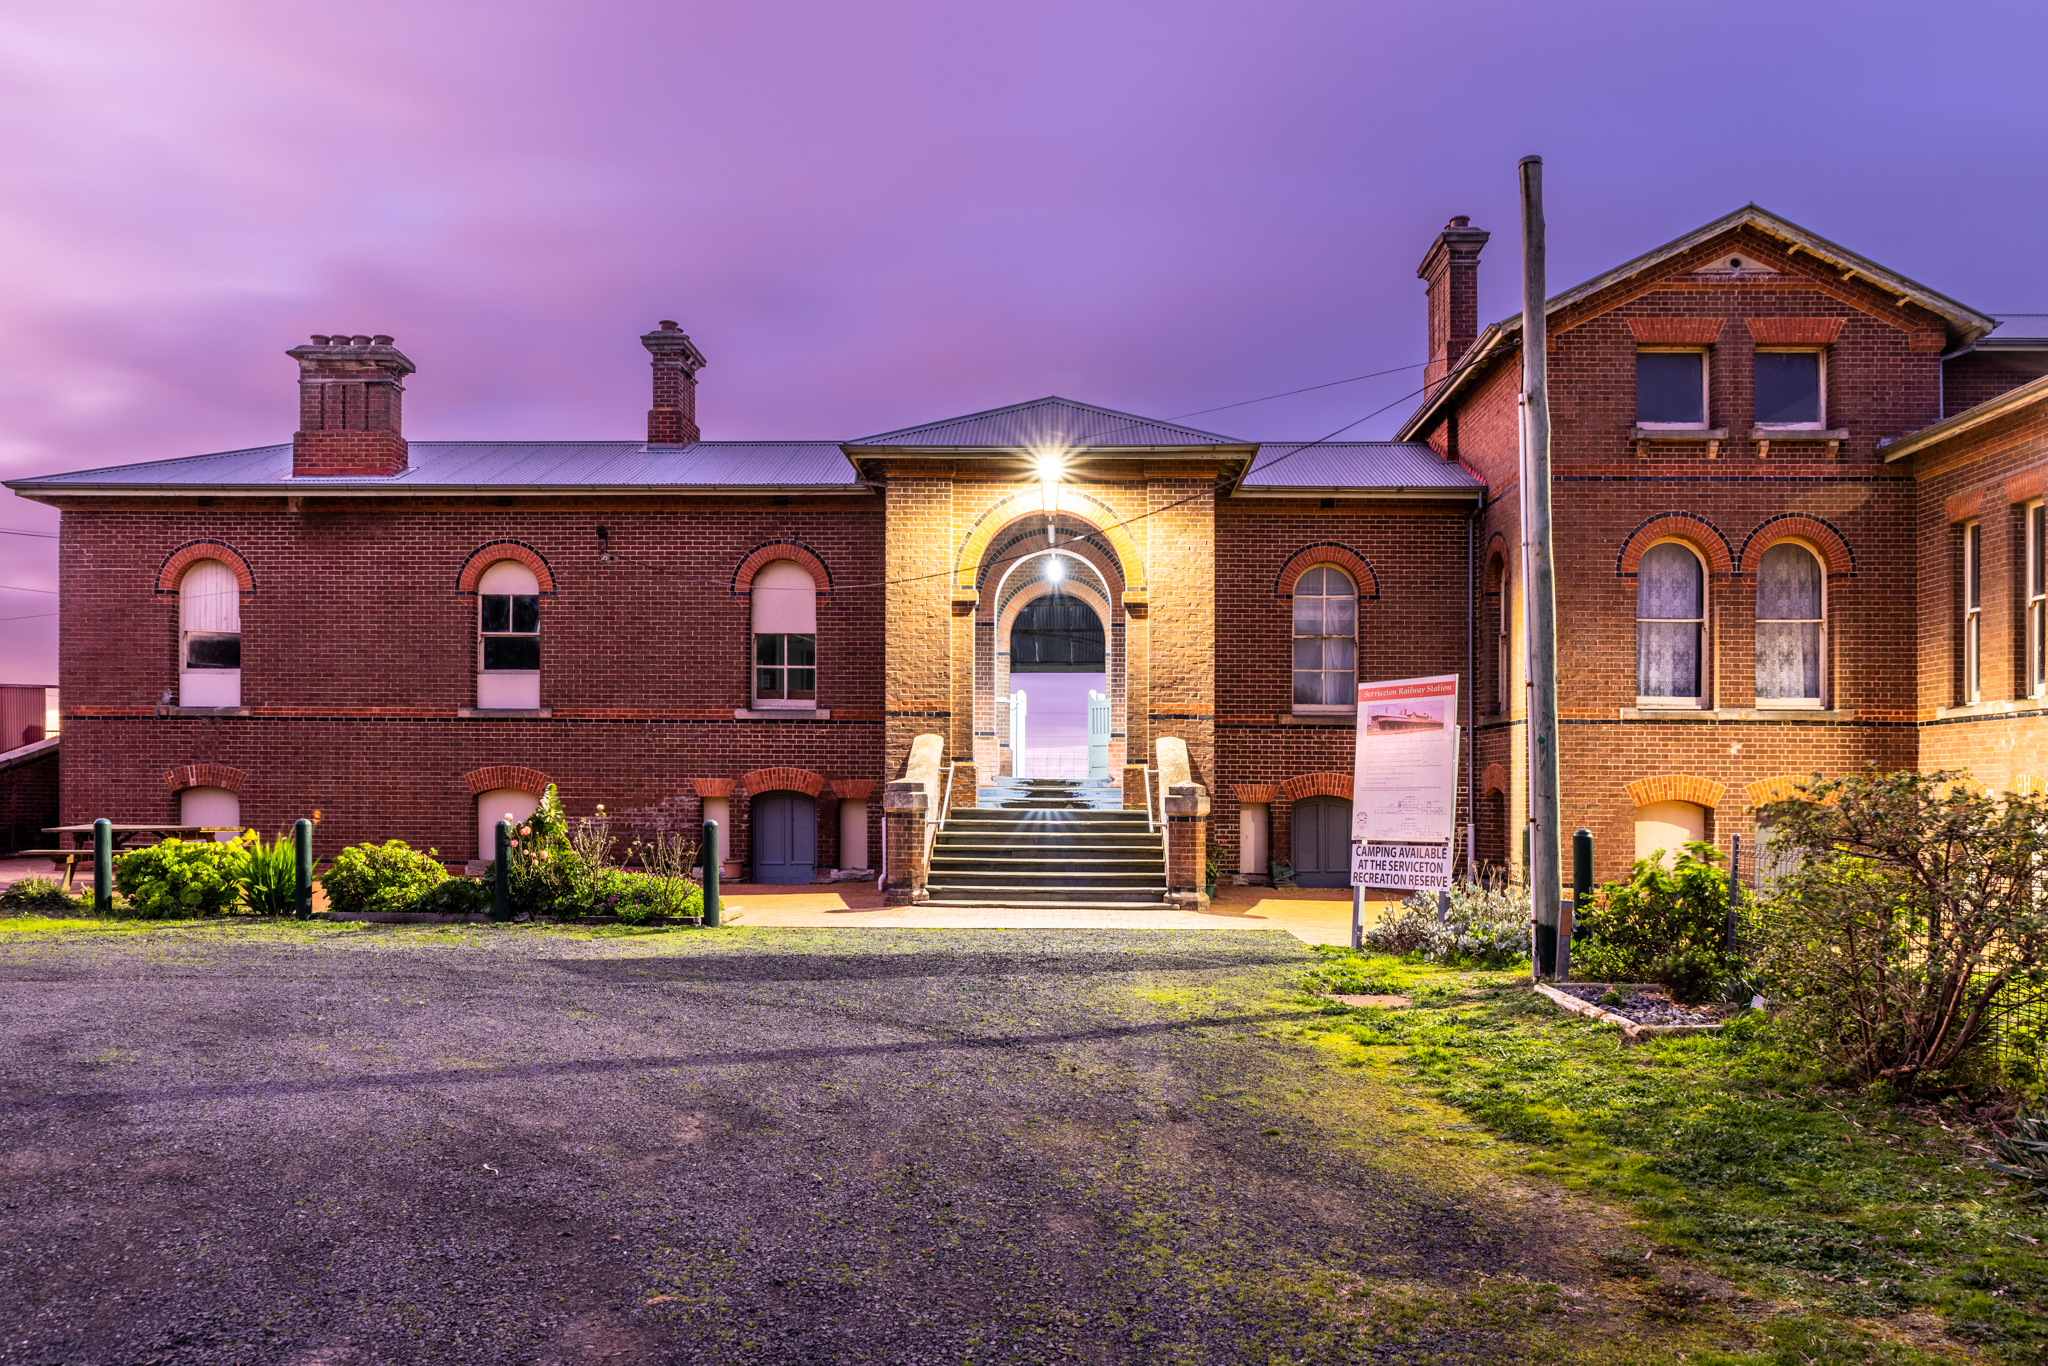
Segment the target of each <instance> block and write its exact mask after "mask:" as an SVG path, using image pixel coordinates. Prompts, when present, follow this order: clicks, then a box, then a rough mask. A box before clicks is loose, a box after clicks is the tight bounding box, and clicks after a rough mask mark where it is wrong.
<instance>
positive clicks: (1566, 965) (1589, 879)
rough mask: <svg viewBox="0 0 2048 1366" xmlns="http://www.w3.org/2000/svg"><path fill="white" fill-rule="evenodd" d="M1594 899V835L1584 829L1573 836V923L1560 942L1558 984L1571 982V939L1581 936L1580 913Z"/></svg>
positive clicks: (1560, 936)
mask: <svg viewBox="0 0 2048 1366" xmlns="http://www.w3.org/2000/svg"><path fill="white" fill-rule="evenodd" d="M1592 899H1593V832H1592V831H1590V830H1587V829H1585V828H1584V827H1581V828H1579V829H1577V830H1574V831H1573V832H1572V923H1571V927H1570V929H1569V930H1567V931H1566V932H1565V933H1563V934H1561V935H1559V936H1558V939H1557V980H1558V981H1560V982H1563V981H1568V980H1570V978H1571V971H1572V937H1573V936H1574V935H1576V934H1577V933H1578V932H1579V912H1580V911H1581V910H1583V909H1584V908H1585V906H1586V904H1587V903H1588V902H1590V901H1591V900H1592Z"/></svg>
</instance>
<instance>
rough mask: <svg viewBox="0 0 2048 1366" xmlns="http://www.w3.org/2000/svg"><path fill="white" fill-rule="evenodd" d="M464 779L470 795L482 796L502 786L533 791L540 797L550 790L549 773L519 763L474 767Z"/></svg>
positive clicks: (515, 790)
mask: <svg viewBox="0 0 2048 1366" xmlns="http://www.w3.org/2000/svg"><path fill="white" fill-rule="evenodd" d="M462 781H463V782H465V783H467V784H468V785H469V795H470V796H472V797H481V796H482V795H483V794H484V793H486V792H496V791H498V790H499V789H500V788H507V787H509V788H511V789H512V790H513V791H514V792H531V793H532V794H533V795H534V796H536V797H538V796H540V795H542V794H543V793H545V792H546V791H547V790H548V781H549V779H548V775H547V774H545V773H543V772H541V771H540V770H539V769H537V768H521V767H520V766H519V765H517V764H492V765H491V766H490V767H488V768H473V769H471V770H470V771H469V772H467V773H465V774H463V775H462Z"/></svg>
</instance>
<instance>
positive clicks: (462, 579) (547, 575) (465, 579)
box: [455, 541, 555, 593]
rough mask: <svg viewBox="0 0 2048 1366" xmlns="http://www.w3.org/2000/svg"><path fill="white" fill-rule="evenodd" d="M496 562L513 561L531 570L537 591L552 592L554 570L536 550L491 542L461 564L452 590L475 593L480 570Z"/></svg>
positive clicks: (480, 574)
mask: <svg viewBox="0 0 2048 1366" xmlns="http://www.w3.org/2000/svg"><path fill="white" fill-rule="evenodd" d="M500 560H517V561H518V562H519V563H521V564H523V565H525V566H526V567H527V568H528V569H531V570H532V571H533V577H534V578H535V579H538V580H539V581H540V591H541V592H543V593H553V592H554V591H555V571H554V570H552V569H550V568H548V562H547V560H546V558H545V557H543V556H542V555H541V553H540V552H539V551H538V550H535V549H534V548H533V547H532V546H530V545H528V544H526V542H524V541H492V542H491V543H490V544H489V545H484V546H478V547H477V548H476V549H475V550H473V551H471V552H470V556H469V558H468V559H467V560H464V561H463V562H462V572H461V573H460V574H457V575H456V576H455V591H456V592H458V593H474V592H476V585H477V581H478V580H479V579H481V578H483V576H484V571H485V570H486V569H489V568H490V567H491V566H492V565H494V564H496V563H497V562H498V561H500Z"/></svg>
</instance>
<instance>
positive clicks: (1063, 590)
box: [996, 578, 1115, 649]
mask: <svg viewBox="0 0 2048 1366" xmlns="http://www.w3.org/2000/svg"><path fill="white" fill-rule="evenodd" d="M1055 593H1059V594H1063V595H1065V596H1067V597H1070V598H1078V599H1080V600H1081V601H1082V602H1085V603H1087V604H1088V609H1089V610H1090V611H1092V612H1093V613H1095V618H1096V620H1097V621H1100V622H1101V623H1102V630H1103V636H1104V640H1103V645H1104V648H1105V649H1106V648H1107V647H1108V644H1109V642H1108V633H1109V625H1110V623H1111V622H1112V621H1114V620H1115V618H1114V617H1112V616H1111V615H1110V609H1109V600H1108V599H1107V598H1105V597H1103V596H1102V592H1101V590H1100V589H1098V588H1096V586H1095V585H1094V584H1092V583H1089V582H1088V581H1087V580H1085V579H1081V578H1070V579H1033V580H1032V581H1031V582H1029V583H1027V584H1025V585H1024V586H1023V587H1021V588H1019V589H1017V590H1016V591H1015V592H1014V593H1012V594H1010V596H1009V598H1008V599H1007V600H1005V601H1004V603H1003V606H1002V612H1001V614H1000V615H999V616H998V617H997V618H996V639H997V640H998V641H1005V640H1008V639H1009V638H1010V628H1011V627H1013V626H1015V625H1016V624H1017V614H1018V613H1020V612H1022V611H1023V610H1024V609H1025V608H1026V607H1029V606H1030V605H1031V604H1032V603H1034V602H1037V601H1038V600H1039V599H1040V598H1049V597H1051V596H1052V595H1053V594H1055Z"/></svg>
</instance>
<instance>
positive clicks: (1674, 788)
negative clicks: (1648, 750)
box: [1623, 773, 1728, 811]
mask: <svg viewBox="0 0 2048 1366" xmlns="http://www.w3.org/2000/svg"><path fill="white" fill-rule="evenodd" d="M1623 790H1624V791H1626V792H1627V793H1628V799H1629V800H1630V801H1632V802H1634V803H1635V804H1636V805H1637V806H1648V805H1649V804H1650V803H1651V802H1691V803H1692V804H1693V805H1694V806H1704V807H1705V808H1707V810H1709V811H1712V810H1713V809H1714V808H1715V807H1717V806H1719V805H1720V804H1721V797H1722V795H1723V794H1724V793H1726V792H1727V791H1728V785H1727V784H1726V783H1717V782H1715V781H1714V780H1713V779H1711V778H1695V777H1693V776H1691V775H1690V774H1685V773H1660V774H1659V775H1657V776H1656V777H1654V778H1638V779H1636V780H1635V781H1634V782H1632V783H1630V784H1629V785H1628V786H1627V787H1626V788H1625V789H1623Z"/></svg>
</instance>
